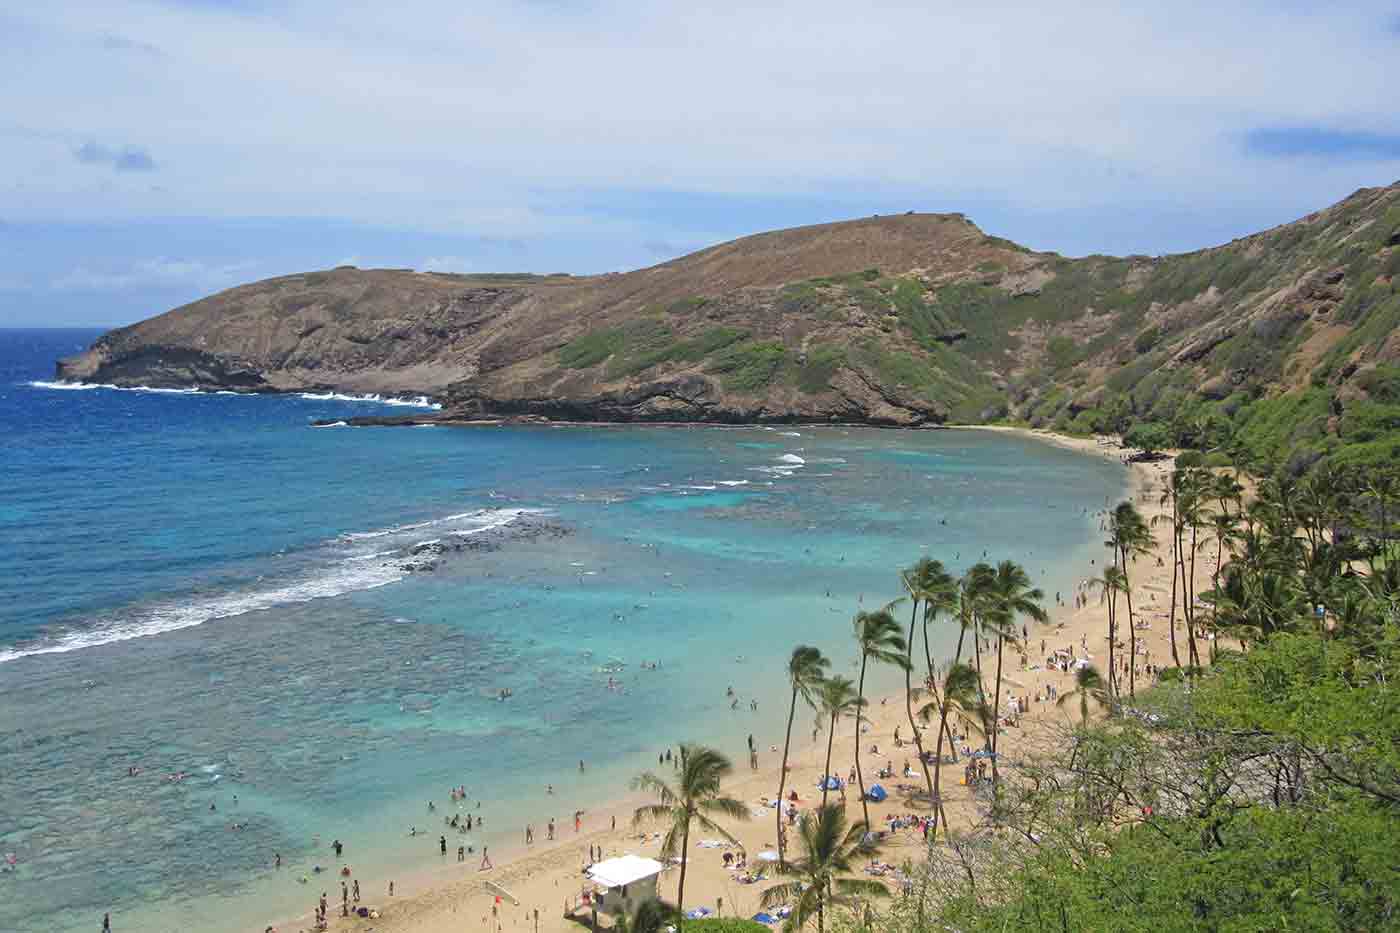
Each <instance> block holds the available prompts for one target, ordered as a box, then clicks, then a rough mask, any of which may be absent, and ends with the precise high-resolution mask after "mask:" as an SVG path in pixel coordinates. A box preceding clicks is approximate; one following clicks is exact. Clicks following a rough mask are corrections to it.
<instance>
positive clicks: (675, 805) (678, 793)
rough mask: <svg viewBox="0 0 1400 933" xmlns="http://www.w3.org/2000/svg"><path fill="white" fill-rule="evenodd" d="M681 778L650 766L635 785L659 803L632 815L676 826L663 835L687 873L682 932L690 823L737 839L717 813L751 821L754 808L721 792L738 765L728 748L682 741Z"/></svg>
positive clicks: (667, 854)
mask: <svg viewBox="0 0 1400 933" xmlns="http://www.w3.org/2000/svg"><path fill="white" fill-rule="evenodd" d="M680 766H681V767H680V781H679V783H678V784H676V786H675V787H672V786H671V785H670V784H668V783H666V781H665V780H663V779H662V778H660V777H658V776H657V775H655V774H653V773H652V772H650V771H647V772H645V773H643V774H640V775H638V776H637V777H635V778H633V779H632V789H633V790H645V791H651V792H652V793H655V794H656V796H657V798H658V802H657V803H653V804H647V805H646V806H643V807H638V808H637V809H636V811H635V812H634V813H633V814H632V825H633V826H637V825H639V824H640V823H642V822H644V821H646V820H649V819H657V820H666V821H668V822H669V823H670V826H669V827H668V828H667V830H666V835H665V836H663V837H662V839H661V858H662V859H663V860H667V859H670V858H673V857H674V856H675V854H676V852H677V851H679V852H680V854H681V877H680V882H679V884H678V885H677V887H676V909H677V915H676V931H677V933H680V928H681V917H680V913H679V912H680V911H681V910H683V909H684V905H685V869H686V865H687V864H689V858H690V824H691V823H692V822H694V823H696V824H698V825H699V826H700V828H701V829H704V830H706V831H707V832H712V833H716V834H718V835H720V836H723V837H724V838H725V839H728V840H729V841H730V842H735V841H736V840H735V839H734V837H733V836H732V835H731V834H730V832H729V830H727V829H725V828H724V827H723V826H720V825H719V824H718V823H716V822H715V821H714V819H712V816H727V817H729V818H731V819H736V820H747V819H748V818H749V808H748V805H747V804H745V803H744V802H743V801H741V800H735V799H734V798H733V797H726V796H724V795H723V794H722V793H721V791H720V786H719V785H720V781H721V780H723V779H724V778H725V777H727V776H728V775H729V774H730V772H732V771H733V770H734V765H733V763H732V762H730V760H729V759H728V758H726V757H725V756H724V754H723V753H721V752H719V751H716V750H715V749H713V748H709V747H707V746H704V745H690V744H685V743H682V745H681V758H680Z"/></svg>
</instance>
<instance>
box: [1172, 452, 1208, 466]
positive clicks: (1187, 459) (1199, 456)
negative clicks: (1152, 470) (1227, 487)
mask: <svg viewBox="0 0 1400 933" xmlns="http://www.w3.org/2000/svg"><path fill="white" fill-rule="evenodd" d="M1205 461H1206V457H1205V454H1203V453H1201V452H1200V451H1199V450H1183V451H1182V452H1181V453H1179V454H1177V455H1176V461H1175V462H1176V465H1177V467H1178V468H1183V469H1184V468H1186V467H1198V466H1204V465H1205Z"/></svg>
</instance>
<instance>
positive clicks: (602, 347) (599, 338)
mask: <svg viewBox="0 0 1400 933" xmlns="http://www.w3.org/2000/svg"><path fill="white" fill-rule="evenodd" d="M622 343H623V334H622V329H621V328H618V327H607V328H604V329H602V330H592V331H589V332H588V333H586V334H583V335H582V336H579V337H575V338H574V339H573V340H571V341H569V342H568V343H566V344H564V346H563V347H561V348H560V350H559V364H560V365H561V366H567V367H568V368H569V369H587V368H588V367H590V366H597V365H598V364H599V363H601V362H603V361H604V360H606V359H607V358H608V357H610V356H612V355H613V354H614V353H616V352H617V351H618V350H620V349H622Z"/></svg>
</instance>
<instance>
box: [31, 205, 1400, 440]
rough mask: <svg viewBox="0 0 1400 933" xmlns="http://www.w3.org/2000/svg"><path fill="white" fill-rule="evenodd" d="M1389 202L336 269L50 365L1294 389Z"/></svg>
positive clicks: (722, 402)
mask: <svg viewBox="0 0 1400 933" xmlns="http://www.w3.org/2000/svg"><path fill="white" fill-rule="evenodd" d="M1397 209H1400V185H1392V186H1390V187H1388V188H1376V189H1363V190H1362V191H1359V192H1357V193H1356V194H1354V195H1352V196H1351V197H1349V198H1347V199H1346V200H1344V201H1342V202H1340V203H1339V204H1337V205H1334V206H1333V207H1331V208H1328V209H1326V210H1324V211H1320V212H1318V213H1316V214H1313V215H1310V216H1309V217H1308V218H1306V219H1305V220H1303V221H1299V222H1297V223H1295V224H1289V225H1285V226H1284V227H1279V228H1275V229H1273V230H1270V231H1266V232H1264V233H1261V234H1256V235H1254V236H1252V237H1246V238H1244V239H1242V240H1238V241H1235V242H1234V243H1231V244H1227V245H1225V246H1221V247H1214V248H1211V249H1206V250H1201V251H1198V252H1196V253H1190V254H1184V255H1181V256H1166V257H1159V258H1155V259H1148V258H1146V257H1129V258H1126V259H1114V258H1112V257H1104V256H1091V257H1085V258H1083V259H1074V260H1070V259H1065V258H1063V257H1060V256H1056V255H1055V254H1051V253H1035V252H1032V251H1030V250H1026V249H1023V248H1021V247H1018V246H1016V245H1015V244H1013V243H1010V242H1008V241H1005V240H1001V239H998V238H995V237H988V236H985V235H984V234H983V233H982V232H981V231H980V230H978V229H977V228H976V227H975V226H974V225H973V224H971V223H970V222H969V221H968V220H967V219H966V218H964V217H962V216H961V215H951V214H907V215H898V216H892V217H876V218H865V219H862V220H856V221H849V222H844V223H835V224H823V225H818V226H813V227H803V228H798V229H794V230H782V231H776V232H773V233H765V234H759V235H757V236H752V237H745V238H743V239H740V240H735V241H733V242H730V243H724V244H721V245H719V246H715V247H712V248H710V249H706V250H702V251H700V252H698V253H694V254H692V255H690V256H685V257H681V258H679V259H676V260H673V261H671V262H667V263H663V264H661V265H659V266H654V267H651V268H648V269H640V270H637V271H635V272H629V273H625V274H609V275H601V276H588V277H571V276H527V275H476V276H461V275H442V274H436V273H419V272H414V271H411V270H403V269H377V270H361V269H355V268H352V267H342V268H337V269H332V270H328V271H322V272H309V273H304V274H301V275H291V276H283V277H280V278H276V279H269V280H266V281H263V282H256V283H252V284H249V285H244V286H240V287H238V288H234V289H230V290H228V291H226V292H221V293H219V294H217V295H213V296H210V297H208V298H205V299H202V300H200V301H196V302H194V303H192V304H189V305H186V306H184V307H181V308H177V309H175V310H173V311H170V312H167V313H165V314H162V315H160V316H158V317H154V318H151V319H150V320H147V321H142V322H141V323H139V324H135V325H132V326H130V327H125V328H121V329H119V330H116V331H113V332H111V333H109V334H106V335H104V336H103V337H102V338H100V339H99V340H98V341H97V342H96V343H95V344H94V345H93V347H92V348H91V349H90V350H88V351H87V352H85V353H82V354H80V355H78V356H76V357H73V358H71V359H68V360H63V361H61V362H60V363H59V364H58V371H57V374H58V377H59V378H60V379H66V380H73V381H85V382H108V383H116V384H118V385H150V386H158V387H185V386H195V387H200V388H207V389H232V390H235V391H243V392H288V391H325V390H335V391H341V392H349V393H379V394H383V395H415V396H416V395H428V396H431V397H433V398H434V399H436V400H438V401H440V402H442V403H443V412H442V413H441V417H442V418H443V419H446V420H450V421H460V420H465V419H502V418H506V419H510V418H515V419H520V418H530V419H539V418H544V419H554V420H569V421H618V422H716V423H747V422H771V423H781V422H853V423H866V424H878V425H892V426H918V425H930V424H940V423H943V422H945V421H948V420H966V421H976V420H985V419H988V418H998V417H1005V416H1007V415H1012V416H1019V417H1022V418H1026V419H1028V420H1032V421H1035V420H1038V421H1039V422H1041V423H1049V422H1051V421H1052V420H1056V419H1062V417H1074V416H1076V415H1078V414H1079V413H1081V412H1083V411H1087V410H1089V409H1090V408H1094V407H1097V406H1100V405H1106V404H1109V403H1111V402H1112V403H1116V402H1121V401H1122V398H1121V397H1122V394H1123V391H1124V390H1123V385H1124V384H1126V383H1125V382H1124V380H1116V381H1115V375H1116V374H1117V373H1119V372H1121V371H1122V370H1124V369H1125V368H1129V369H1131V370H1132V372H1131V373H1130V375H1132V376H1133V377H1134V379H1135V380H1137V381H1141V380H1142V379H1144V378H1145V377H1146V376H1147V375H1148V373H1155V374H1159V375H1161V376H1165V377H1167V379H1166V380H1161V379H1159V380H1158V381H1157V382H1156V383H1154V384H1159V385H1160V384H1162V382H1163V381H1170V382H1171V383H1172V384H1173V385H1176V386H1185V387H1187V389H1188V390H1189V391H1192V392H1197V393H1199V394H1203V395H1205V396H1207V397H1210V398H1217V399H1218V398H1221V397H1222V396H1223V397H1228V395H1229V393H1231V392H1232V391H1234V390H1235V389H1236V388H1237V387H1239V386H1248V388H1249V390H1250V391H1251V392H1252V393H1256V394H1259V393H1267V392H1270V391H1286V390H1288V388H1289V387H1290V386H1291V385H1293V384H1295V383H1296V382H1297V380H1298V379H1299V378H1302V377H1305V376H1306V375H1307V370H1308V369H1310V368H1311V367H1312V366H1313V365H1315V363H1316V361H1317V360H1318V359H1321V358H1322V357H1323V356H1324V355H1325V354H1326V353H1327V351H1328V350H1329V348H1330V347H1332V346H1334V345H1335V344H1336V342H1337V341H1340V340H1342V339H1344V338H1345V337H1346V336H1347V334H1348V332H1349V331H1350V330H1352V329H1364V333H1366V334H1372V332H1373V331H1378V329H1377V328H1376V327H1375V326H1374V325H1368V324H1366V323H1365V321H1364V320H1363V316H1364V315H1365V314H1369V313H1372V312H1371V310H1369V309H1373V308H1384V307H1388V305H1385V304H1384V302H1386V301H1389V300H1390V299H1389V297H1388V295H1389V292H1388V291H1385V289H1389V288H1390V284H1391V281H1392V280H1391V278H1389V277H1387V276H1381V275H1379V274H1378V273H1377V272H1376V271H1375V270H1378V269H1379V270H1384V269H1390V268H1392V266H1393V258H1392V253H1393V252H1394V251H1395V250H1397V249H1400V247H1396V246H1394V245H1387V244H1388V242H1389V241H1388V240H1387V239H1386V237H1387V236H1388V235H1389V227H1387V226H1386V225H1387V224H1390V225H1393V223H1394V220H1393V217H1394V213H1395V211H1396V210H1397ZM1367 230H1371V231H1372V233H1365V231H1367ZM1363 234H1364V236H1365V237H1369V239H1364V240H1363V239H1361V237H1362V236H1363ZM1365 250H1371V251H1372V253H1373V254H1374V255H1371V254H1367V255H1362V254H1361V253H1360V252H1358V251H1362V252H1364V251H1365ZM1358 256H1361V258H1360V259H1358V258H1357V257H1358ZM1363 260H1368V261H1370V264H1368V262H1366V261H1363ZM1307 328H1312V329H1313V330H1311V331H1308V332H1307V333H1304V331H1305V330H1306V329H1307ZM1391 331H1393V328H1391V329H1390V330H1387V331H1385V332H1384V333H1381V332H1377V333H1375V334H1373V335H1372V337H1373V339H1371V342H1370V343H1369V344H1366V345H1365V346H1361V347H1359V348H1357V349H1355V350H1352V351H1350V356H1349V358H1348V359H1347V360H1344V361H1340V365H1338V366H1337V367H1336V368H1335V370H1334V375H1333V376H1332V377H1331V378H1332V382H1333V383H1335V384H1339V385H1340V383H1342V382H1345V381H1346V380H1347V379H1349V378H1350V377H1351V374H1352V373H1353V372H1355V371H1356V368H1357V366H1361V367H1362V369H1364V368H1365V367H1367V366H1374V365H1378V364H1382V363H1386V362H1387V361H1394V360H1395V359H1396V358H1397V357H1400V339H1396V337H1395V335H1394V334H1393V333H1392V332H1391ZM1275 364H1277V365H1275ZM1290 365H1292V370H1291V372H1292V375H1289V374H1290ZM1348 367H1350V368H1348ZM1300 373H1301V374H1302V376H1299V374H1300ZM1288 379H1292V380H1294V383H1289V382H1287V380H1288ZM1134 384H1135V383H1134ZM1115 400H1116V401H1115ZM416 419H417V416H414V419H410V420H416ZM377 420H378V421H379V422H380V423H389V422H393V421H397V420H402V419H401V418H399V417H398V416H395V417H393V418H385V419H377Z"/></svg>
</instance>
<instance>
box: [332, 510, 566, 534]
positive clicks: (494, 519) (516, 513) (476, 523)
mask: <svg viewBox="0 0 1400 933" xmlns="http://www.w3.org/2000/svg"><path fill="white" fill-rule="evenodd" d="M540 511H541V510H540V509H477V510H476V511H474V512H459V513H458V514H456V515H447V516H444V517H442V518H432V519H429V520H427V521H424V522H411V523H410V524H407V525H393V526H391V527H389V528H378V529H375V530H374V531H351V532H347V533H345V534H343V535H341V537H342V538H344V539H346V540H348V541H368V540H371V539H374V538H387V537H389V536H390V535H401V534H405V533H407V532H410V531H417V530H419V529H420V528H437V527H440V526H442V525H451V524H454V523H463V522H470V523H473V524H472V526H471V527H468V528H464V529H456V530H452V531H449V534H454V535H472V534H477V533H478V532H482V531H489V530H490V529H492V528H500V527H501V526H503V525H509V524H510V523H511V522H513V521H515V520H516V519H517V518H519V517H520V516H522V515H533V514H538V513H539V512H540Z"/></svg>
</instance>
